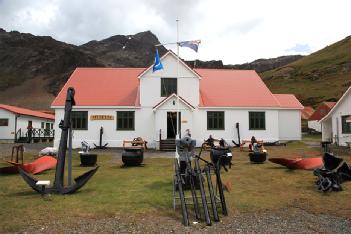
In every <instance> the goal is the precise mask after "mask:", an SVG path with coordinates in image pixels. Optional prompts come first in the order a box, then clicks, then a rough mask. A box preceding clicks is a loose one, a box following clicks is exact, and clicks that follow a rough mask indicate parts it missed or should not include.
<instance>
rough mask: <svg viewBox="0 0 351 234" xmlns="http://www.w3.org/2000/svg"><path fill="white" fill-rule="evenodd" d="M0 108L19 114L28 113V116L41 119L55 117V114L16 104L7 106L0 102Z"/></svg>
mask: <svg viewBox="0 0 351 234" xmlns="http://www.w3.org/2000/svg"><path fill="white" fill-rule="evenodd" d="M0 109H4V110H7V111H10V112H12V113H15V114H19V115H28V116H34V117H38V118H42V119H52V120H54V119H55V115H51V114H46V113H43V112H40V111H34V110H30V109H25V108H21V107H17V106H9V105H4V104H0Z"/></svg>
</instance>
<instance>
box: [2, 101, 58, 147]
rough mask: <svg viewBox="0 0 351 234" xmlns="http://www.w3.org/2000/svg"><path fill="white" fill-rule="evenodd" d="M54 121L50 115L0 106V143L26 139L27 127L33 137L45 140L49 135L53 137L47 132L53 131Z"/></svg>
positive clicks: (53, 117)
mask: <svg viewBox="0 0 351 234" xmlns="http://www.w3.org/2000/svg"><path fill="white" fill-rule="evenodd" d="M54 120H55V116H54V115H52V114H47V113H43V112H40V111H34V110H30V109H25V108H20V107H16V106H9V105H4V104H0V141H2V142H14V141H15V140H16V139H18V140H19V139H20V138H21V137H26V134H27V128H28V126H31V128H32V136H33V137H41V138H47V137H48V135H50V134H51V136H52V137H53V135H52V132H51V133H49V132H50V131H49V130H51V129H53V125H54ZM39 133H42V134H41V135H39Z"/></svg>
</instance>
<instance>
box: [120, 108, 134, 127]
mask: <svg viewBox="0 0 351 234" xmlns="http://www.w3.org/2000/svg"><path fill="white" fill-rule="evenodd" d="M118 113H123V114H126V113H129V114H130V113H133V116H132V120H133V122H132V125H133V126H132V127H131V126H128V127H124V125H125V122H124V121H127V122H128V123H127V125H129V124H130V123H129V120H130V118H131V117H130V116H127V117H126V116H123V117H122V116H118ZM116 116H117V118H116V130H117V131H135V111H116ZM120 118H122V120H121V121H122V126H123V127H122V128H121V127H119V126H118V122H119V119H120ZM126 119H127V120H126Z"/></svg>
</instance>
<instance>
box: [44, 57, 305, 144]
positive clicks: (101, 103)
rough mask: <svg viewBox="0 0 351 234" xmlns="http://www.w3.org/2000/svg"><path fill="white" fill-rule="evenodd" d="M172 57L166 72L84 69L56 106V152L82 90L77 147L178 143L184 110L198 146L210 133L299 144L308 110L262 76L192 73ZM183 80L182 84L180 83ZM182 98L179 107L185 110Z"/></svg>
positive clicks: (75, 136) (76, 111)
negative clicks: (69, 102)
mask: <svg viewBox="0 0 351 234" xmlns="http://www.w3.org/2000/svg"><path fill="white" fill-rule="evenodd" d="M177 61H178V59H177V56H176V55H175V54H174V53H173V52H172V51H169V52H168V53H166V54H165V55H164V56H163V57H162V58H161V62H162V63H163V66H164V69H163V70H159V71H156V72H153V71H152V66H151V67H149V68H77V69H76V70H75V71H74V72H73V74H72V75H71V77H70V79H69V80H68V81H67V83H66V84H65V85H64V87H63V89H62V90H61V92H60V93H59V94H58V96H57V97H56V99H55V100H54V101H53V103H52V106H51V107H52V108H53V109H55V118H56V119H55V131H56V135H55V141H54V143H55V146H58V143H59V139H60V132H61V131H60V129H59V128H58V123H59V122H60V120H61V119H63V115H64V109H63V108H64V103H65V97H66V92H67V89H68V87H74V88H75V90H76V95H75V99H76V106H74V109H73V111H74V112H73V129H74V132H73V147H79V146H80V144H81V141H83V140H85V141H87V142H88V143H90V144H92V143H95V144H98V142H99V131H100V127H103V129H104V134H103V143H104V144H105V143H108V144H109V145H108V146H110V147H120V146H122V142H123V140H125V139H129V140H130V139H133V138H135V137H142V138H143V139H145V140H147V141H148V146H149V147H151V148H158V147H159V143H160V137H161V140H165V139H174V138H175V134H176V128H177V127H176V126H177V114H176V112H177V110H179V112H180V132H181V133H182V134H184V132H185V130H186V129H189V130H190V132H191V135H192V137H193V138H195V139H196V140H197V145H198V146H199V145H201V144H202V142H203V141H204V139H207V138H208V137H209V135H212V136H213V137H215V138H224V139H225V140H226V141H227V142H231V140H235V141H237V131H236V128H235V124H236V123H237V122H239V123H240V135H241V139H245V140H246V139H251V137H252V136H255V137H256V138H257V139H262V140H264V141H270V142H272V141H278V140H300V139H301V110H302V109H303V106H302V105H301V104H300V102H299V101H298V100H297V99H296V98H295V96H294V95H290V94H272V93H271V92H270V90H269V89H268V88H267V87H266V85H265V84H264V83H263V81H262V80H261V78H260V77H259V76H258V75H257V73H256V72H255V71H251V70H218V69H194V70H193V69H191V68H189V67H188V66H187V65H186V64H185V63H183V62H182V61H180V63H179V66H178V68H179V69H178V72H177V64H178V62H177ZM176 77H178V78H176ZM178 100H179V104H178Z"/></svg>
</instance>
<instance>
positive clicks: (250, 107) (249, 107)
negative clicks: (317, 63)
mask: <svg viewBox="0 0 351 234" xmlns="http://www.w3.org/2000/svg"><path fill="white" fill-rule="evenodd" d="M198 108H199V109H239V110H242V109H265V110H303V108H287V107H272V106H268V107H260V106H243V107H239V106H238V107H235V106H218V107H212V106H211V107H207V106H206V107H205V106H199V107H198Z"/></svg>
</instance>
